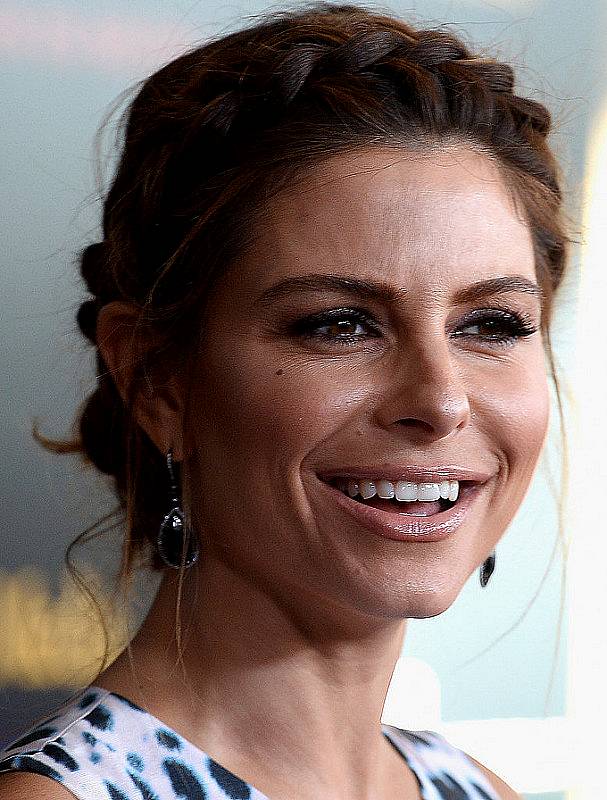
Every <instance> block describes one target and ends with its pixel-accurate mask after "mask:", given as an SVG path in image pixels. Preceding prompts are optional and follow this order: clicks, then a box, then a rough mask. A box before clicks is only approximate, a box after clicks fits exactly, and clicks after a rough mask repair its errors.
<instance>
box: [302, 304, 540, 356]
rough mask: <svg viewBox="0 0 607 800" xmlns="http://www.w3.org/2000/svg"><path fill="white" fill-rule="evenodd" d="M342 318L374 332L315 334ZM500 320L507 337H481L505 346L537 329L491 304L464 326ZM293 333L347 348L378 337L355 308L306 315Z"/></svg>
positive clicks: (368, 319)
mask: <svg viewBox="0 0 607 800" xmlns="http://www.w3.org/2000/svg"><path fill="white" fill-rule="evenodd" d="M343 319H351V320H354V321H356V322H358V323H359V324H360V323H363V324H365V325H367V326H368V327H369V328H371V329H373V330H374V331H376V333H375V334H373V335H364V336H354V335H346V336H343V335H337V336H329V335H327V334H319V333H314V331H317V330H318V329H319V328H322V327H324V326H325V325H332V324H335V323H336V322H340V321H342V320H343ZM487 320H489V321H491V322H498V323H500V327H501V328H502V330H505V331H507V332H508V333H507V335H506V336H501V337H495V336H481V337H480V338H481V339H483V340H484V341H487V342H490V343H491V344H492V345H497V346H498V347H507V346H511V345H512V344H514V343H515V341H516V340H517V339H522V338H525V337H527V336H531V335H532V334H534V333H536V332H537V330H538V329H537V327H536V326H534V325H533V322H532V319H531V317H529V316H528V315H527V314H519V313H515V312H513V311H508V310H506V309H503V308H499V307H497V306H496V307H493V308H487V309H482V310H479V311H478V312H473V313H472V314H471V315H469V316H468V318H467V320H466V324H465V325H464V327H468V326H469V325H478V324H479V323H481V322H487ZM293 333H294V334H295V335H296V336H301V337H302V338H304V339H321V340H323V341H330V342H334V343H336V344H339V345H341V346H344V347H347V346H348V345H350V344H354V343H355V342H360V341H362V340H366V339H376V338H378V336H379V331H378V328H377V326H376V325H374V324H373V321H372V319H371V317H370V316H369V315H368V314H366V313H365V312H363V311H361V310H359V309H355V308H334V309H331V310H330V311H325V312H323V313H321V314H315V315H313V316H311V317H305V318H303V319H301V320H298V321H297V322H296V323H295V326H294V330H293ZM456 335H457V336H471V335H474V334H456Z"/></svg>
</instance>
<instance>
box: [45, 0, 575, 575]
mask: <svg viewBox="0 0 607 800" xmlns="http://www.w3.org/2000/svg"><path fill="white" fill-rule="evenodd" d="M550 125H551V119H550V114H549V112H548V111H547V109H546V108H545V107H544V106H543V105H542V104H540V103H538V102H535V101H533V100H531V99H528V98H525V97H521V96H519V95H517V94H516V93H515V91H514V74H513V70H512V68H511V67H510V66H509V65H507V64H504V63H500V62H498V61H496V60H492V59H490V58H486V57H481V56H478V55H475V54H474V53H473V52H471V50H470V49H469V48H468V47H467V46H466V45H465V44H464V43H463V42H462V41H460V39H458V38H457V37H456V36H454V35H453V34H452V33H451V32H447V31H445V30H442V29H441V30H437V29H432V30H422V29H415V28H414V27H412V26H410V25H409V24H407V23H406V22H404V21H402V20H400V19H398V18H395V17H392V16H386V15H383V14H381V13H375V12H374V11H373V10H371V9H367V8H364V7H361V6H354V5H332V4H330V3H324V2H314V3H308V4H306V5H305V6H302V5H299V6H298V8H297V10H285V11H282V12H276V11H272V12H271V13H269V14H266V15H262V16H261V19H259V18H258V19H257V20H256V21H255V23H254V24H252V25H250V26H248V27H246V28H243V29H240V30H238V31H237V32H234V33H231V34H229V35H226V36H223V37H221V38H217V39H214V40H210V41H208V42H206V43H205V44H203V46H200V47H196V48H195V49H192V50H190V51H189V52H187V53H185V54H184V55H182V56H180V57H179V58H177V59H175V60H174V61H172V62H171V63H169V64H167V65H166V66H164V67H163V68H161V69H159V70H158V71H157V72H156V73H154V74H153V75H152V76H151V77H149V78H148V79H147V80H146V81H145V82H144V83H143V84H142V86H141V88H140V90H139V92H138V94H137V95H136V96H135V98H134V100H133V101H132V103H131V104H130V107H129V108H128V109H127V113H126V116H125V125H124V134H123V146H122V152H121V157H120V160H119V163H118V166H117V169H116V172H115V175H114V178H113V182H112V184H111V186H110V188H109V191H108V192H107V196H106V198H105V203H104V211H103V240H102V241H99V242H96V243H94V244H91V245H89V246H88V247H86V248H85V250H84V252H83V253H82V260H81V272H82V277H83V279H84V281H85V283H86V287H87V289H88V291H89V292H90V294H91V298H90V299H87V300H86V302H84V303H83V304H82V306H81V307H80V309H79V311H78V315H77V320H78V325H79V327H80V330H81V331H82V333H83V334H84V336H86V337H87V338H88V339H89V340H90V342H91V343H93V345H95V344H96V320H97V313H98V311H99V309H100V308H101V307H102V306H103V305H104V304H106V303H108V302H110V301H112V300H125V301H130V302H132V303H134V304H136V305H137V306H138V307H139V308H140V309H141V314H140V320H139V323H138V325H137V336H134V338H133V347H134V348H135V350H134V354H135V356H136V359H135V361H136V362H137V364H138V368H137V369H136V370H135V371H134V376H133V384H132V392H133V394H132V396H134V393H135V391H136V389H137V386H138V382H139V384H140V383H141V382H142V381H143V380H144V379H145V378H146V377H148V369H151V368H152V367H153V365H154V364H155V363H162V361H163V360H165V361H166V363H170V364H177V363H183V361H184V359H186V358H187V353H188V352H189V351H192V349H193V348H192V342H195V341H196V336H199V335H200V331H201V330H202V328H203V326H204V317H205V312H206V310H207V307H206V298H207V297H208V296H209V293H210V289H211V288H212V286H213V284H214V282H215V281H217V280H218V279H219V278H220V277H221V276H222V274H225V272H226V270H227V269H228V268H230V267H232V266H233V265H234V264H235V263H236V262H237V260H238V257H241V256H242V255H243V254H244V253H246V251H247V249H248V248H249V247H251V246H252V245H253V243H254V241H255V234H256V231H257V230H259V229H261V228H263V217H264V210H265V208H267V207H268V205H269V204H270V203H271V198H272V195H273V194H275V193H276V192H278V191H279V190H280V189H281V187H284V186H292V185H293V182H294V181H295V180H296V179H297V177H298V176H299V175H303V174H305V171H306V168H307V167H310V166H311V165H313V164H316V163H318V162H319V161H320V160H322V159H328V158H330V157H331V156H333V155H336V154H339V153H343V152H347V151H352V150H354V149H356V148H362V147H366V146H375V145H376V146H391V147H396V148H410V147H422V148H423V147H425V148H434V147H439V146H441V144H443V143H445V142H448V141H450V140H451V141H455V142H460V143H465V144H468V145H469V146H471V147H475V148H479V149H480V150H482V151H483V152H484V153H486V154H487V155H488V156H489V157H491V158H492V159H493V160H494V161H495V162H496V164H497V166H498V167H499V169H500V170H501V171H502V174H503V176H504V178H505V184H506V185H507V187H508V188H509V190H510V191H511V192H512V194H513V195H514V196H515V198H516V199H517V202H518V203H519V205H520V207H521V208H522V210H523V212H524V214H525V216H526V220H527V222H528V225H529V229H530V231H531V234H532V237H533V243H534V248H535V257H536V271H537V277H538V281H539V283H540V284H541V287H542V289H543V292H544V298H545V299H544V308H543V322H542V332H543V334H544V336H545V341H546V344H547V346H548V351H549V355H550V359H551V365H552V374H553V377H554V379H555V382H556V375H555V371H554V363H553V361H552V352H551V350H550V340H549V332H548V321H549V318H550V312H551V308H552V301H553V296H554V293H555V291H556V289H557V288H558V286H559V284H560V283H561V280H562V277H563V271H564V266H565V261H566V254H567V244H568V240H567V236H566V234H565V230H564V223H563V219H562V213H561V202H562V197H561V189H560V185H559V175H558V169H557V164H556V161H555V158H554V156H553V154H552V152H551V150H550V148H549V146H548V143H547V135H548V133H549V131H550ZM152 331H153V332H154V333H155V334H156V335H155V337H154V346H153V347H152V346H151V344H150V342H151V337H150V336H149V334H150V332H152ZM97 366H98V385H97V388H96V389H95V391H94V392H93V393H92V394H91V395H90V396H89V397H88V398H87V399H86V400H85V402H84V404H83V406H82V408H81V409H80V411H79V414H78V417H77V419H76V421H75V423H74V424H75V431H76V432H77V436H76V438H75V439H74V440H73V441H72V442H71V443H66V442H64V443H63V444H62V445H59V444H57V443H56V446H55V448H54V449H56V450H57V451H62V452H65V451H71V452H74V451H78V452H80V453H82V455H83V457H84V458H85V459H86V460H88V461H89V462H92V463H93V464H94V465H95V466H96V467H97V468H98V469H99V470H100V471H101V472H103V473H105V474H107V475H109V476H111V477H112V479H113V482H114V486H115V491H116V495H117V498H118V500H119V507H120V509H121V510H122V512H124V514H125V519H126V530H125V550H124V552H123V563H122V570H123V573H124V574H127V573H128V572H129V570H130V569H131V566H132V560H133V558H134V556H135V554H136V553H142V552H149V553H150V556H151V557H150V561H149V565H150V566H151V567H152V568H154V569H160V568H162V562H161V561H160V560H159V558H158V556H157V555H156V554H155V552H154V548H153V546H151V545H153V544H154V540H155V536H156V533H157V530H158V526H159V523H160V520H161V518H162V516H163V514H164V513H165V511H166V508H165V497H166V480H167V478H166V465H165V460H164V454H163V453H160V452H159V451H158V450H157V448H155V446H154V445H153V444H152V443H151V441H150V440H149V439H148V438H147V436H146V435H145V433H144V432H143V430H142V429H141V428H140V427H139V426H138V425H137V424H136V422H135V421H134V417H133V405H132V403H130V402H123V400H122V399H121V396H120V395H119V393H118V391H117V388H116V385H115V383H114V381H113V379H112V376H111V375H110V373H109V372H108V369H107V366H106V364H105V363H104V362H103V359H102V357H101V356H100V354H99V351H97ZM557 389H558V383H557ZM559 407H560V396H559ZM561 414H562V411H561ZM561 421H562V417H561ZM45 441H46V442H47V443H48V442H49V440H45ZM49 446H50V445H49Z"/></svg>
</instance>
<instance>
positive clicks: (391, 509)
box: [326, 478, 477, 517]
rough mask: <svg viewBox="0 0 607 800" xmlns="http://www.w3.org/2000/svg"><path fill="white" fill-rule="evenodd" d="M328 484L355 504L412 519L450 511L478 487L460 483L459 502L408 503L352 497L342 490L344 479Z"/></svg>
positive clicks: (376, 497)
mask: <svg viewBox="0 0 607 800" xmlns="http://www.w3.org/2000/svg"><path fill="white" fill-rule="evenodd" d="M326 483H328V484H329V485H330V486H333V487H334V488H335V489H338V490H339V491H341V492H342V493H343V494H344V495H346V497H349V498H350V500H352V501H353V502H356V503H360V504H361V505H365V506H371V507H372V508H377V509H378V510H380V511H384V512H386V513H388V514H396V515H401V516H412V517H432V516H435V515H436V514H441V513H443V512H444V511H449V510H450V509H452V508H453V507H454V506H456V505H457V504H458V502H459V501H460V499H461V498H462V497H465V496H466V495H467V494H468V492H469V491H470V489H471V487H474V486H476V485H477V484H476V483H475V482H474V481H460V482H459V494H458V497H457V500H446V499H444V498H442V497H441V498H439V499H438V500H431V501H428V500H415V501H411V502H408V501H406V500H397V499H396V497H394V498H392V499H387V498H382V497H378V495H374V496H373V497H370V498H368V499H366V500H365V499H364V498H363V497H361V495H360V494H357V495H355V496H354V497H351V496H350V495H349V494H348V492H347V491H346V490H344V489H343V488H342V486H343V478H331V479H330V480H328V481H326Z"/></svg>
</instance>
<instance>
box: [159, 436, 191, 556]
mask: <svg viewBox="0 0 607 800" xmlns="http://www.w3.org/2000/svg"><path fill="white" fill-rule="evenodd" d="M167 468H168V471H169V483H170V492H169V498H170V505H171V510H170V511H169V513H168V514H166V515H165V517H164V519H163V520H162V523H161V525H160V530H159V531H158V538H157V539H156V548H157V550H158V553H159V554H160V557H161V558H162V560H163V561H164V563H165V564H166V565H167V566H168V567H172V568H173V569H179V568H180V567H181V560H182V557H183V545H184V537H186V538H187V550H186V553H185V560H184V564H183V565H184V567H191V566H192V564H193V563H194V562H195V561H197V560H198V555H199V549H198V543H197V541H196V537H195V535H194V532H193V531H192V529H191V528H190V527H189V526H188V525H187V523H186V519H185V514H184V513H183V510H182V509H181V503H180V500H179V493H178V490H177V481H176V480H175V472H174V470H173V450H172V449H169V451H168V453H167Z"/></svg>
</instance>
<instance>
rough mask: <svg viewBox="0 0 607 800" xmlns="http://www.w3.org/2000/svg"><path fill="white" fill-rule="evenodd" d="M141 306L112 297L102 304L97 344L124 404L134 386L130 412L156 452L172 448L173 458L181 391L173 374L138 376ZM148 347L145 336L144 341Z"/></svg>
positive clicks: (177, 454) (177, 457) (177, 453)
mask: <svg viewBox="0 0 607 800" xmlns="http://www.w3.org/2000/svg"><path fill="white" fill-rule="evenodd" d="M140 313H141V308H140V307H139V306H137V305H135V304H134V303H128V302H126V301H122V300H114V301H112V302H111V303H108V304H107V305H105V306H103V307H102V308H101V309H100V311H99V314H98V317H97V347H98V348H99V351H100V353H101V356H102V358H103V360H104V362H105V364H106V365H107V368H108V371H109V372H110V374H111V377H112V380H113V381H114V383H115V384H116V388H117V389H118V392H119V394H120V396H121V398H122V401H123V403H125V404H126V402H127V398H128V393H129V387H130V386H131V383H132V381H133V380H135V381H138V382H139V385H138V386H136V387H135V403H134V414H135V419H136V421H137V423H138V424H139V425H140V426H141V427H142V428H143V430H144V431H145V432H146V434H147V435H148V436H149V438H150V439H151V440H152V441H153V442H154V444H155V445H156V447H158V449H159V450H160V452H161V453H162V454H163V456H164V455H166V452H167V450H168V449H169V448H171V447H172V448H173V452H174V454H175V460H177V461H178V460H180V459H181V457H182V456H181V451H182V442H181V392H180V387H179V386H178V384H177V381H176V379H174V376H173V375H169V378H168V379H166V378H165V379H162V380H160V379H158V380H155V379H154V378H155V375H153V374H150V373H149V370H147V371H146V373H145V375H143V377H142V376H141V369H137V367H141V359H142V353H141V348H140V347H137V348H136V347H135V345H134V343H135V338H134V335H133V334H134V331H135V325H136V323H137V321H138V319H139V315H140ZM148 343H149V346H150V347H152V346H153V344H154V342H153V339H152V337H151V335H150V336H149V338H148V340H147V341H146V342H145V344H148Z"/></svg>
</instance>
